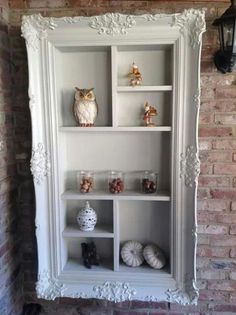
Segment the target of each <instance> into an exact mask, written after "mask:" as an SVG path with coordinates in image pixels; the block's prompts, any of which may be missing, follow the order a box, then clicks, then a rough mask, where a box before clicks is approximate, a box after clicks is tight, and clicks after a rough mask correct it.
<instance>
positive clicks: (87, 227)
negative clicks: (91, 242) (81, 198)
mask: <svg viewBox="0 0 236 315" xmlns="http://www.w3.org/2000/svg"><path fill="white" fill-rule="evenodd" d="M77 222H78V224H79V228H80V230H82V231H86V232H87V231H93V230H94V227H95V225H96V223H97V214H96V212H95V210H94V209H93V208H91V207H90V204H89V202H88V201H86V204H85V207H84V208H82V209H81V210H80V211H79V213H78V215H77Z"/></svg>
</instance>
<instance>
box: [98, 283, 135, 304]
mask: <svg viewBox="0 0 236 315" xmlns="http://www.w3.org/2000/svg"><path fill="white" fill-rule="evenodd" d="M93 290H94V291H95V292H96V298H98V299H106V300H108V301H113V302H116V303H118V302H122V301H126V300H131V298H132V297H133V296H134V295H135V294H136V290H135V289H133V288H131V287H130V285H129V284H128V283H122V282H109V281H107V282H105V283H103V284H102V285H101V286H95V287H94V288H93Z"/></svg>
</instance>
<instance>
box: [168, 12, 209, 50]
mask: <svg viewBox="0 0 236 315" xmlns="http://www.w3.org/2000/svg"><path fill="white" fill-rule="evenodd" d="M173 25H174V26H179V27H180V31H181V33H182V34H183V35H185V34H187V35H188V38H189V43H190V46H191V47H192V48H193V49H195V48H196V47H197V46H198V45H199V44H200V42H201V37H202V33H203V32H205V30H206V23H205V10H195V9H189V10H184V12H183V13H179V14H175V15H174V22H173Z"/></svg>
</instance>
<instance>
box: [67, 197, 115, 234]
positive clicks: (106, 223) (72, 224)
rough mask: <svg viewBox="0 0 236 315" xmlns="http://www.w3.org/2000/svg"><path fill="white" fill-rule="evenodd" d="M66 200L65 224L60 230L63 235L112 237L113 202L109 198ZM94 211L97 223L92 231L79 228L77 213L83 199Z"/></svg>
mask: <svg viewBox="0 0 236 315" xmlns="http://www.w3.org/2000/svg"><path fill="white" fill-rule="evenodd" d="M86 196H87V198H85V199H83V200H70V199H69V200H67V201H66V224H65V226H64V229H63V231H62V235H63V236H64V237H77V238H78V237H89V238H91V237H98V238H102V237H104V238H113V236H114V233H113V202H112V201H111V200H91V201H90V198H89V196H88V195H87V194H86ZM87 200H88V201H89V204H90V206H91V207H92V208H93V209H94V210H95V211H96V214H97V224H96V226H95V228H94V230H93V231H89V232H85V231H81V230H80V229H79V225H78V223H77V215H78V212H79V210H80V209H82V208H84V206H85V201H87Z"/></svg>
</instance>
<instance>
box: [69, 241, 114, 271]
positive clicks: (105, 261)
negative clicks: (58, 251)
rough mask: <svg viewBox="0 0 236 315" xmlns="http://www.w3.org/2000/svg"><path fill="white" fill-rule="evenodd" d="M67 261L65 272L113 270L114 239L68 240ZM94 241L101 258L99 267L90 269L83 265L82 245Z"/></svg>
mask: <svg viewBox="0 0 236 315" xmlns="http://www.w3.org/2000/svg"><path fill="white" fill-rule="evenodd" d="M65 241H66V243H67V260H66V263H65V265H64V268H63V271H65V270H67V271H69V270H70V271H71V270H76V271H89V272H90V271H94V272H96V271H108V270H113V239H110V238H97V237H96V238H92V239H91V238H82V237H81V238H76V239H75V238H66V239H65ZM91 241H93V242H94V243H95V246H96V251H97V255H98V257H99V266H92V268H91V269H88V268H86V267H85V266H84V264H83V258H82V250H81V244H82V243H83V242H86V243H88V242H91Z"/></svg>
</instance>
